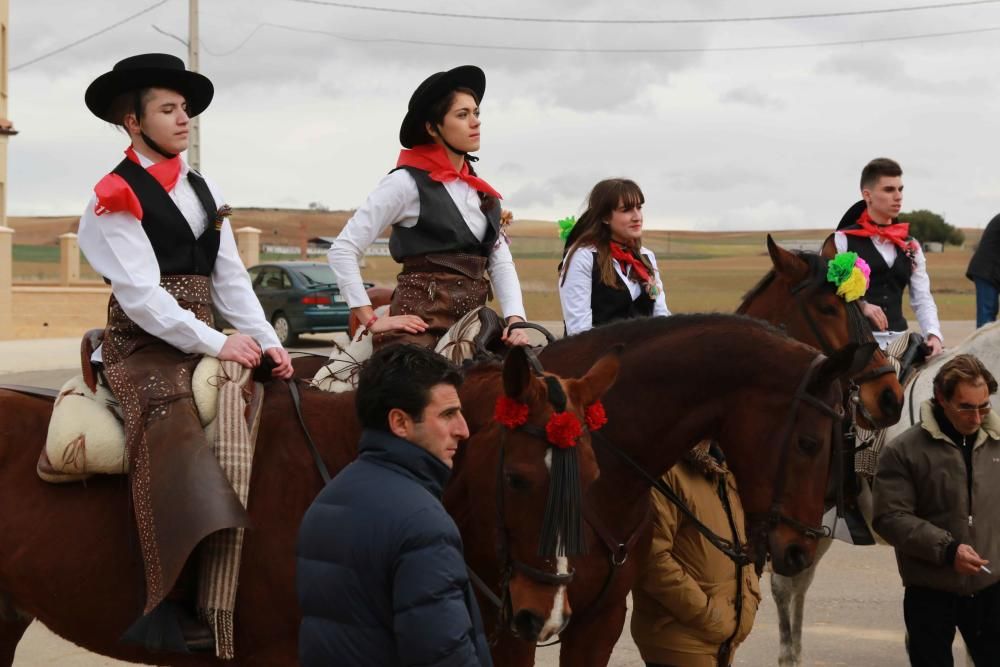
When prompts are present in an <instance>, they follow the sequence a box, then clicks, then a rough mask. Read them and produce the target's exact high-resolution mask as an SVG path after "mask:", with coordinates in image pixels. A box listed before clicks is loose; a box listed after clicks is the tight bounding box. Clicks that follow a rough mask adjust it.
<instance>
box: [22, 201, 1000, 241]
mask: <svg viewBox="0 0 1000 667" xmlns="http://www.w3.org/2000/svg"><path fill="white" fill-rule="evenodd" d="M353 213H354V211H309V210H301V209H277V208H237V209H235V210H234V213H233V216H232V223H233V227H234V228H237V229H238V228H240V227H256V228H257V229H259V230H261V231H262V232H263V234H262V236H261V242H262V243H266V244H273V245H299V244H300V243H301V241H302V239H309V238H312V237H314V236H336V235H337V234H339V233H340V230H341V229H342V228H343V227H344V224H345V223H346V222H347V220H348V219H349V218H350V217H351V215H352V214H353ZM7 224H8V225H9V226H10V227H12V228H14V229H15V230H16V232H17V233H16V234H15V235H14V243H16V244H18V245H55V244H58V243H59V235H60V234H65V233H66V232H76V231H77V226H78V224H79V217H76V216H59V217H15V216H11V217H8V218H7ZM963 231H964V232H965V233H966V238H967V241H968V242H972V243H975V242H976V241H977V240H978V238H979V236H980V234H981V233H982V230H980V229H966V230H963ZM829 233H830V230H825V229H793V230H785V231H775V232H772V234H773V235H774V237H775V239H776V240H777V241H778V242H779V243H780V242H781V241H789V240H810V239H813V240H815V239H822V238H824V237H825V236H826V235H827V234H829ZM764 234H765V233H764V232H749V231H729V232H718V231H712V232H701V231H666V230H660V229H649V230H647V231H646V232H645V233H644V235H643V236H644V238H645V239H646V240H647V243H652V242H657V243H656V244H657V245H660V243H661V242H662V243H667V242H680V243H684V242H690V241H693V240H695V239H700V240H704V239H706V238H711V239H712V240H713V242H714V243H717V244H721V245H727V244H741V243H744V242H747V241H750V242H751V243H753V244H756V243H759V239H762V238H763V236H764ZM510 235H511V236H512V237H515V238H532V239H558V238H559V236H558V231H557V227H556V224H555V223H554V222H549V221H545V220H518V219H515V220H514V223H513V224H512V225H511V227H510ZM761 249H762V250H763V247H761Z"/></svg>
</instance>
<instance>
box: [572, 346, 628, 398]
mask: <svg viewBox="0 0 1000 667" xmlns="http://www.w3.org/2000/svg"><path fill="white" fill-rule="evenodd" d="M624 348H625V346H624V345H615V346H614V347H613V348H611V351H610V352H608V353H607V354H605V355H604V356H602V357H601V358H600V359H598V360H597V362H596V363H594V365H593V366H591V367H590V370H589V371H587V374H586V375H584V376H583V377H582V378H580V379H579V380H572V381H571V382H570V383H569V388H570V393H571V395H572V396H573V400H574V402H575V403H576V404H577V405H579V406H581V407H583V406H587V405H590V404H591V403H595V402H596V401H598V400H600V398H601V397H602V396H604V394H605V393H606V392H607V391H608V390H609V389H611V387H612V385H614V383H615V380H617V379H618V369H619V368H620V367H621V353H622V350H623V349H624Z"/></svg>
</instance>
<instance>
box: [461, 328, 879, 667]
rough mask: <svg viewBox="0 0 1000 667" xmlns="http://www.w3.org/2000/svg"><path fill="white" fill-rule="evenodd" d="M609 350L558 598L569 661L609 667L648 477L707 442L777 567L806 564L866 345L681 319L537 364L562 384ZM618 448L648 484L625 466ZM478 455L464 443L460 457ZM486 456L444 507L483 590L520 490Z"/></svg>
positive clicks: (555, 348)
mask: <svg viewBox="0 0 1000 667" xmlns="http://www.w3.org/2000/svg"><path fill="white" fill-rule="evenodd" d="M616 344H624V352H623V353H622V356H621V362H620V370H619V375H618V380H617V382H616V384H615V386H614V387H613V388H612V389H611V390H610V391H609V393H608V394H607V395H606V396H605V398H604V405H605V408H606V411H607V416H608V424H607V426H606V427H605V428H604V429H602V430H601V431H600V432H599V434H597V435H596V436H595V437H594V439H593V442H594V443H597V446H595V452H596V454H597V457H598V461H599V463H600V477H599V478H598V479H597V481H595V482H594V483H593V484H592V485H591V486H590V488H589V490H588V492H587V493H586V496H585V514H586V517H587V524H588V528H587V536H588V544H589V546H590V552H589V554H587V555H582V556H577V557H575V558H572V559H571V565H572V567H573V568H574V569H575V576H574V578H573V581H572V582H571V583H570V584H569V586H568V589H567V591H568V597H569V600H570V602H571V604H572V607H573V609H574V610H575V613H574V615H573V618H572V620H571V621H570V623H569V624H568V626H567V628H566V629H565V630H564V631H563V632H562V633H561V635H560V637H561V640H562V650H561V664H562V665H566V666H569V665H573V666H585V667H586V666H590V665H606V664H607V662H608V659H609V658H610V654H611V650H612V647H613V646H614V643H615V642H616V641H617V639H618V637H619V635H620V634H621V630H622V625H623V623H624V619H625V612H626V608H625V597H626V595H627V594H628V591H629V590H630V588H631V584H632V582H633V581H634V579H635V576H636V574H637V567H638V564H639V560H641V558H642V556H643V555H644V554H645V553H646V551H647V550H648V547H649V531H648V529H649V507H650V505H649V489H650V482H649V479H648V478H649V477H652V478H657V477H659V476H660V475H662V474H663V473H664V472H666V471H667V470H668V469H669V468H670V467H671V466H672V465H673V464H674V463H675V462H676V461H677V460H678V459H679V458H680V456H681V455H682V454H683V453H684V452H686V451H687V450H688V449H690V448H691V447H692V446H694V445H695V444H696V443H697V442H698V441H699V440H701V439H703V438H715V439H717V440H718V441H719V442H720V444H721V445H722V447H723V449H724V450H725V451H726V453H727V456H728V458H729V462H730V466H731V468H732V469H733V471H734V473H735V474H736V475H737V476H738V478H739V479H740V484H741V489H742V491H743V493H742V495H743V501H744V506H745V507H746V509H747V512H748V516H753V517H755V519H756V520H755V530H754V535H755V537H756V539H758V540H760V543H759V545H760V546H761V547H762V548H766V549H767V550H768V551H769V552H770V554H771V556H772V559H773V561H774V563H775V567H776V568H777V569H779V570H781V571H786V572H795V571H799V570H801V569H802V568H804V567H806V566H808V564H809V562H810V561H811V558H812V554H813V551H814V549H815V544H816V539H817V538H818V536H819V535H820V534H821V531H820V530H819V529H818V528H817V526H818V525H819V523H820V519H821V517H822V514H823V506H824V504H823V498H824V495H825V493H824V492H825V486H826V482H827V475H828V470H829V463H830V435H831V432H832V425H833V421H834V416H833V414H834V406H837V405H838V404H839V402H840V400H841V397H840V384H839V382H838V378H839V377H841V376H845V375H850V374H853V373H855V372H857V370H858V369H859V368H860V367H861V366H863V365H864V364H865V363H867V362H868V360H869V358H870V356H871V353H872V349H873V345H867V346H865V347H864V349H863V350H858V348H857V346H855V345H853V344H852V345H850V346H849V347H848V348H846V349H845V350H844V351H843V352H840V353H837V354H835V355H833V356H832V357H831V358H829V359H826V360H823V357H817V355H816V352H815V351H814V350H812V349H811V348H809V347H807V346H805V345H803V344H801V343H798V342H796V341H793V340H791V339H789V338H787V337H786V336H785V335H784V334H781V333H780V332H778V331H777V330H775V329H773V328H772V327H770V326H769V325H767V324H765V323H762V322H759V321H757V320H752V319H749V318H744V317H738V316H731V315H697V316H694V315H678V316H674V317H670V318H654V319H649V320H633V321H630V322H623V323H619V324H614V325H610V326H606V327H601V328H598V329H594V330H592V331H588V332H585V333H583V334H580V335H578V336H573V337H571V338H568V339H564V340H561V341H558V342H556V343H553V344H552V345H550V346H549V347H547V348H546V349H545V350H543V351H542V353H541V355H540V359H541V361H542V363H543V364H544V366H545V368H546V369H547V370H551V371H554V372H556V373H558V374H560V375H568V376H572V375H576V374H579V373H580V372H581V371H583V370H585V369H586V364H587V362H586V360H587V359H593V358H594V357H596V356H598V355H599V354H601V353H603V352H604V351H606V350H608V349H609V348H611V347H612V346H614V345H616ZM819 362H822V363H819ZM817 364H818V365H817ZM804 380H805V381H804ZM803 392H807V393H808V396H810V397H811V398H809V399H808V400H807V403H808V404H805V403H803V400H806V399H804V398H803V396H804V395H805V394H803ZM466 417H467V419H468V421H469V425H470V429H473V430H476V429H478V428H485V426H486V424H488V422H489V421H490V419H491V414H490V412H489V406H487V405H479V406H476V405H473V406H470V407H469V409H468V410H467V411H466ZM622 452H623V453H624V454H625V455H627V456H628V457H629V458H630V459H632V460H634V461H635V462H636V463H637V464H638V467H639V468H641V470H642V471H643V473H644V474H645V475H646V477H644V476H642V475H641V474H640V473H638V472H637V471H636V470H635V469H633V468H632V467H630V466H629V465H628V464H626V463H624V459H623V458H622V456H621V454H620V453H622ZM475 453H476V452H475V450H474V449H473V448H469V449H468V450H467V451H466V454H465V455H466V456H469V457H472V456H474V455H475ZM494 456H495V454H494ZM482 457H483V458H482V460H481V461H480V462H479V463H477V464H475V465H470V464H468V463H467V464H466V465H467V466H469V467H470V469H475V470H478V471H480V475H479V476H478V477H476V476H474V475H472V474H467V475H464V476H463V477H462V480H461V481H458V480H456V482H457V483H455V484H452V485H451V486H449V488H448V489H447V490H446V498H445V500H446V504H447V506H448V507H449V509H450V511H452V513H453V516H455V517H456V521H457V522H458V523H459V527H460V529H461V530H462V535H463V540H464V541H465V544H466V557H467V559H468V562H469V563H470V565H471V566H472V568H473V569H474V570H475V571H476V572H479V573H480V574H481V575H482V576H483V578H484V579H485V580H486V581H487V582H502V581H503V580H504V570H505V567H506V564H504V563H503V562H502V561H501V559H498V557H497V553H498V550H499V548H500V545H499V544H498V537H497V535H496V532H495V529H494V527H493V523H492V522H489V521H483V517H484V516H495V515H496V512H497V506H498V504H499V503H500V502H503V503H506V502H507V499H508V498H509V497H511V496H512V495H513V494H515V493H517V485H518V482H517V481H516V480H515V479H511V478H508V477H497V476H495V475H490V474H489V471H495V469H496V462H495V459H490V458H489V454H487V453H485V452H483V453H482ZM498 484H499V485H500V488H498ZM499 499H503V500H502V501H501V500H499ZM495 592H502V591H495ZM481 602H482V605H481V606H482V607H483V609H484V617H485V618H486V619H487V620H488V622H489V623H496V622H497V617H498V614H497V610H496V607H494V606H492V605H490V604H489V603H488V602H486V601H485V600H481ZM542 622H543V619H541V618H538V619H534V622H533V624H534V626H536V627H541V625H542ZM523 623H524V622H523V621H522V624H523ZM517 629H518V630H522V631H523V627H521V628H517ZM522 634H524V633H523V632H522ZM534 649H535V646H534V644H533V643H531V642H526V641H522V640H518V639H516V638H514V637H513V636H512V635H510V634H507V633H502V634H500V636H499V637H498V642H497V644H496V646H495V650H494V658H495V661H496V663H497V664H502V665H529V664H532V662H533V660H534Z"/></svg>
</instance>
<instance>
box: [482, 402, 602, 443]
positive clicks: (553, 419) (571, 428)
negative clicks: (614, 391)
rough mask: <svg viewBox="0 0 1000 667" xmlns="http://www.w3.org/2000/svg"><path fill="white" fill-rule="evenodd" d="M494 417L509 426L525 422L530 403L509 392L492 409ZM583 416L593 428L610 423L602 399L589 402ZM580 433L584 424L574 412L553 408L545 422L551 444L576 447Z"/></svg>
mask: <svg viewBox="0 0 1000 667" xmlns="http://www.w3.org/2000/svg"><path fill="white" fill-rule="evenodd" d="M493 419H494V420H496V421H498V422H500V423H501V424H503V425H504V426H506V427H507V428H509V429H516V428H517V427H519V426H524V425H525V424H526V423H527V422H528V405H527V404H526V403H521V402H520V401H517V400H515V399H513V398H510V397H509V396H501V397H500V398H498V399H497V403H496V408H495V409H494V410H493ZM584 420H585V421H586V424H587V429H588V430H590V431H596V430H598V429H599V428H601V427H602V426H604V425H605V424H607V423H608V416H607V414H606V413H605V412H604V405H602V404H601V402H600V401H596V402H594V403H591V404H590V405H588V406H587V409H586V410H585V411H584ZM581 435H583V424H581V423H580V420H579V419H578V418H577V416H576V415H574V414H573V413H571V412H553V413H552V415H551V416H550V417H549V421H548V423H546V424H545V437H546V439H547V440H548V441H549V444H551V445H552V446H554V447H558V448H560V449H566V448H568V447H576V443H577V440H579V439H580V436H581Z"/></svg>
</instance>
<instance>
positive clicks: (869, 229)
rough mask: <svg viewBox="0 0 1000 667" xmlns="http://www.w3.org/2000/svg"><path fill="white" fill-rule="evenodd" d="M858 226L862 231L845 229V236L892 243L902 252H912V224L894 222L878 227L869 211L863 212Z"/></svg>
mask: <svg viewBox="0 0 1000 667" xmlns="http://www.w3.org/2000/svg"><path fill="white" fill-rule="evenodd" d="M858 225H859V226H860V227H861V229H845V230H844V233H845V234H850V235H851V236H864V237H866V238H879V239H882V240H883V241H890V242H892V243H893V244H894V245H896V246H898V247H899V249H900V250H904V251H906V250H910V248H911V246H912V244H911V242H910V241H908V240H907V239H909V238H910V223H908V222H893V223H891V224H889V225H876V224H875V223H874V222H872V219H871V217H870V216H869V215H868V209H865V210H864V211H862V212H861V217H860V218H858Z"/></svg>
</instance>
